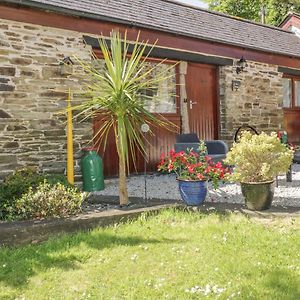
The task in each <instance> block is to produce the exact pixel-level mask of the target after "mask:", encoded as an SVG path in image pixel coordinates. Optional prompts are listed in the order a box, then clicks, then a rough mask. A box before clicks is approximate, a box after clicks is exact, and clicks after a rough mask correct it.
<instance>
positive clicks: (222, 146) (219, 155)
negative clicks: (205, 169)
mask: <svg viewBox="0 0 300 300" xmlns="http://www.w3.org/2000/svg"><path fill="white" fill-rule="evenodd" d="M205 145H206V148H207V154H208V156H210V157H211V160H212V161H213V162H215V163H216V162H219V161H220V162H222V161H223V160H224V159H225V158H226V154H227V152H228V145H227V144H226V143H225V142H224V141H222V140H212V141H205Z"/></svg>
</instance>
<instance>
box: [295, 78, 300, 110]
mask: <svg viewBox="0 0 300 300" xmlns="http://www.w3.org/2000/svg"><path fill="white" fill-rule="evenodd" d="M295 106H300V80H295Z"/></svg>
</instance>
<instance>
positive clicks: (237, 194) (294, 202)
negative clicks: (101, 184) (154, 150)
mask: <svg viewBox="0 0 300 300" xmlns="http://www.w3.org/2000/svg"><path fill="white" fill-rule="evenodd" d="M292 178H293V181H292V182H286V177H285V175H282V176H279V177H278V187H277V188H275V194H274V200H273V205H275V206H277V205H280V206H295V207H299V206H300V164H294V165H293V166H292ZM146 185H147V199H171V200H180V199H181V198H180V194H179V190H178V183H177V181H176V177H175V175H174V174H167V175H163V174H154V175H147V176H146ZM208 190H209V192H208V196H207V198H206V201H208V202H227V203H241V204H242V203H244V200H243V197H242V194H241V188H240V185H239V184H232V183H226V184H221V185H220V187H219V189H217V190H214V189H213V188H212V187H211V185H210V184H209V186H208ZM128 193H129V196H130V197H141V198H144V195H145V177H144V176H143V175H140V176H132V177H130V178H128ZM93 194H95V195H103V196H117V195H118V179H109V180H106V188H105V190H104V191H101V192H95V193H93Z"/></svg>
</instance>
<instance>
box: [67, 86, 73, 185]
mask: <svg viewBox="0 0 300 300" xmlns="http://www.w3.org/2000/svg"><path fill="white" fill-rule="evenodd" d="M71 97H72V94H71V89H69V94H68V99H67V103H68V105H67V178H68V182H69V183H70V184H74V158H73V124H72V106H71Z"/></svg>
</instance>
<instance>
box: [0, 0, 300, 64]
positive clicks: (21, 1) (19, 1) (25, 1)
mask: <svg viewBox="0 0 300 300" xmlns="http://www.w3.org/2000/svg"><path fill="white" fill-rule="evenodd" d="M165 1H168V2H172V3H174V1H173V0H165ZM3 2H4V3H7V4H15V5H20V6H25V7H30V8H36V9H41V10H46V11H51V12H56V13H61V14H64V15H69V16H75V17H83V18H90V19H94V20H99V21H107V22H112V23H121V24H124V25H129V26H137V27H141V28H145V29H151V30H158V31H161V32H166V33H171V34H176V35H180V36H185V37H190V38H194V39H197V40H201V39H202V40H205V41H209V42H215V43H220V44H226V43H225V42H224V41H222V40H219V39H213V38H211V39H210V38H204V37H203V38H199V37H195V36H193V35H191V34H184V33H180V32H175V31H170V30H164V29H162V28H158V27H155V26H150V25H145V24H142V23H137V22H130V21H126V20H124V19H120V18H112V17H107V16H104V15H98V14H93V13H85V12H82V11H80V10H74V9H72V10H70V9H67V8H63V7H59V6H55V5H51V4H46V3H41V2H36V1H32V0H4V1H3ZM178 4H179V5H182V6H186V5H185V4H184V3H178ZM188 6H189V5H188ZM197 9H198V8H197ZM199 10H203V11H206V12H208V13H212V14H216V15H221V16H225V17H228V18H231V19H236V18H234V17H232V16H229V15H226V14H222V13H219V12H211V11H208V10H205V9H202V8H199ZM72 12H73V13H72ZM238 20H241V21H244V22H247V23H253V24H255V25H258V26H264V27H267V28H271V29H277V30H280V31H283V32H284V33H288V34H294V33H293V32H290V31H287V30H285V29H282V28H277V27H274V26H268V25H264V24H259V23H255V22H252V21H249V20H245V19H238ZM228 45H231V46H236V47H241V48H244V49H250V50H251V49H252V50H256V51H261V52H265V53H273V54H279V55H282V56H288V57H295V58H297V59H299V58H300V53H299V56H296V55H290V54H288V53H282V52H278V51H271V50H266V49H263V48H260V47H250V46H245V45H243V44H239V43H232V42H231V43H228Z"/></svg>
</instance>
